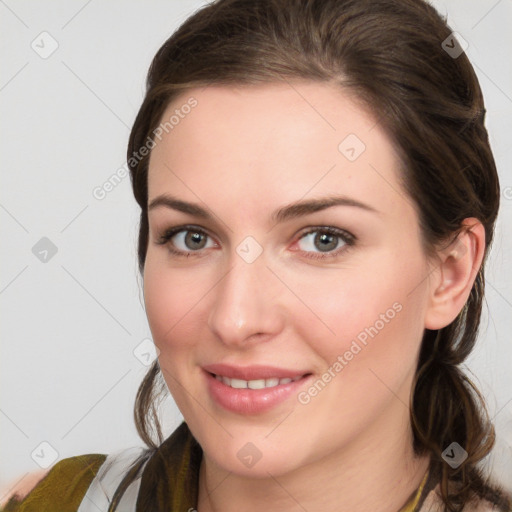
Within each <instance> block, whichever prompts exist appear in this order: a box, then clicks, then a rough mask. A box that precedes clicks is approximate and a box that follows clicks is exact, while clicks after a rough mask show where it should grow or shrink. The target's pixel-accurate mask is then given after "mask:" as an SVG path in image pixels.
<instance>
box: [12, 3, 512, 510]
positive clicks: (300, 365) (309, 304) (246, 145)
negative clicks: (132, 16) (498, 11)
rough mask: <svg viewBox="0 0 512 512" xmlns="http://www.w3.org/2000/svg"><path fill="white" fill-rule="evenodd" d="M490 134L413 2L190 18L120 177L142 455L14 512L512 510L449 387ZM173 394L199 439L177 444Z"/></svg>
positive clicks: (493, 192)
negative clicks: (139, 282) (126, 207)
mask: <svg viewBox="0 0 512 512" xmlns="http://www.w3.org/2000/svg"><path fill="white" fill-rule="evenodd" d="M484 117H485V108H484V103H483V98H482V95H481V91H480V87H479V84H478V81H477V78H476V76H475V74H474V71H473V69H472V67H471V65H470V63H469V61H468V59H467V57H466V56H465V54H464V53H463V51H462V47H461V46H460V45H459V43H458V42H457V40H456V38H455V36H454V35H453V34H452V33H451V30H450V28H449V27H447V25H446V24H445V22H444V21H443V20H442V19H441V18H440V16H439V15H438V13H437V12H436V11H435V10H434V9H433V8H432V7H431V6H430V5H428V4H427V3H424V2H423V1H418V0H359V1H354V0H322V1H320V0H309V1H308V0H279V1H278V0H261V1H258V2H251V1H244V0H220V1H217V2H214V3H212V4H210V5H208V6H206V7H204V8H203V9H201V10H199V11H198V12H197V13H195V14H194V15H193V16H191V17H190V18H189V19H188V20H187V21H186V22H185V23H184V24H183V25H182V26H181V27H180V28H179V30H178V31H177V32H176V33H175V34H173V36H172V37H171V38H170V39H169V40H168V41H167V42H166V43H165V44H164V45H163V46H162V48H161V49H160V50H159V51H158V53H157V55H156V56H155V58H154V60H153V63H152V65H151V68H150V71H149V75H148V82H147V93H146V98H145V100H144V102H143V105H142V107H141V109H140V111H139V114H138V116H137V118H136V120H135V123H134V126H133V129H132V132H131V136H130V141H129V146H128V155H127V156H128V165H129V167H130V171H131V177H132V184H133V190H134V195H135V198H136V200H137V202H138V204H139V205H140V207H141V221H140V231H139V252H138V256H139V264H140V270H141V273H142V275H143V277H144V297H145V305H146V312H147V315H148V320H149V324H150V327H151V331H152V334H153V339H154V341H155V344H156V345H157V347H158V349H159V357H158V360H157V361H156V362H155V364H154V365H153V367H152V368H151V369H150V372H149V373H148V375H147V376H146V378H145V379H144V381H143V383H142V384H141V387H140V389H139V393H138V396H137V401H136V407H135V416H136V423H137V427H138V430H139V433H140V435H141V437H142V438H143V440H144V441H145V442H146V444H147V445H148V449H147V450H144V451H142V452H141V453H139V452H138V451H123V452H121V453H116V454H111V455H110V456H109V457H108V458H106V457H105V456H104V455H95V454H92V455H88V456H81V457H76V458H71V459H66V460H64V461H62V462H60V463H58V464H57V465H56V466H55V467H54V468H53V469H52V470H51V471H50V473H49V474H48V475H47V476H46V478H45V479H43V480H42V481H41V482H40V483H39V484H38V485H37V486H36V487H35V488H34V490H33V491H32V492H31V493H30V494H29V495H28V496H27V497H26V498H25V499H24V500H23V502H22V503H16V501H15V500H14V499H13V500H11V502H10V503H9V504H8V505H7V507H6V509H5V510H19V511H23V512H25V511H28V510H57V509H59V507H60V510H79V511H81V512H84V511H85V510H107V509H108V510H109V511H110V510H120V511H121V510H122V511H125V510H137V511H142V510H144V511H156V510H162V511H163V510H173V511H187V510H188V511H191V510H198V511H199V512H208V511H216V510H222V511H230V510H246V511H251V510H268V511H271V510H278V509H279V510H309V511H313V510H322V511H330V510H336V511H354V510H357V511H383V512H384V511H390V512H391V511H393V512H394V511H402V512H404V511H412V510H422V511H427V510H449V511H454V510H478V511H480V510H502V511H506V510H511V509H512V500H511V498H510V496H508V495H507V494H506V492H505V490H504V489H500V488H499V486H497V485H496V484H494V483H493V482H490V481H488V479H487V478H486V477H485V476H484V475H483V474H482V472H481V470H480V469H479V467H478V466H477V463H478V462H479V461H481V460H482V459H483V458H484V457H485V456H486V455H487V454H488V453H489V451H490V449H491V448H492V445H493V442H494V430H493V427H492V424H491V422H490V421H489V419H488V417H487V415H486V413H485V407H484V404H483V402H482V398H481V395H480V394H479V392H478V391H477V389H476V388H475V387H474V386H473V385H472V383H471V382H470V381H469V380H468V378H467V377H466V376H465V375H464V374H463V373H462V371H461V370H460V365H461V363H463V362H464V360H465V359H466V358H467V356H468V355H469V353H470V352H471V350H472V348H473V346H474V343H475V341H476V337H477V330H478V325H479V321H480V311H481V306H482V300H483V290H484V270H483V264H484V262H485V260H486V256H487V254H488V251H489V247H490V244H491V242H492V237H493V228H494V223H495V219H496V216H497V212H498V206H499V183H498V176H497V173H496V168H495V164H494V159H493V156H492V153H491V150H490V147H489V143H488V137H487V131H486V129H485V126H484ZM164 384H165V385H164ZM165 387H167V388H168V389H169V390H170V392H171V394H172V396H173V398H174V400H175V401H176V403H177V405H178V407H179V408H180V410H181V412H182V414H183V416H184V419H185V422H184V423H183V424H182V425H181V426H180V427H179V428H178V429H177V430H176V431H175V432H174V433H173V434H172V436H170V437H169V438H168V439H166V440H163V439H162V437H163V436H162V434H161V430H160V426H159V423H158V418H157V414H156V413H157V403H158V400H159V399H161V397H162V395H163V393H164V391H165ZM154 434H156V439H154Z"/></svg>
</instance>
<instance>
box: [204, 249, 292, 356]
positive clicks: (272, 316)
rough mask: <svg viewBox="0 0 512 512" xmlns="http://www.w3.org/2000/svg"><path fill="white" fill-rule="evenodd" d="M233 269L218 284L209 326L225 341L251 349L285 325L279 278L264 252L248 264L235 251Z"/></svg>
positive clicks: (225, 342) (232, 262)
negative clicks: (271, 268)
mask: <svg viewBox="0 0 512 512" xmlns="http://www.w3.org/2000/svg"><path fill="white" fill-rule="evenodd" d="M229 268H230V270H229V271H228V272H227V274H226V275H225V276H224V277H223V278H222V279H221V281H220V282H219V283H218V285H217V286H216V287H215V290H216V293H215V294H213V295H212V302H213V306H212V308H211V311H210V314H209V316H208V326H209V328H210V329H211V331H212V332H213V333H214V334H215V335H216V336H217V337H218V339H220V340H221V341H222V342H223V343H224V344H226V345H230V346H233V347H235V346H236V347H238V348H241V347H242V348H248V347H250V346H252V345H253V344H254V343H255V342H262V341H266V340H268V339H269V338H272V337H274V336H275V335H277V334H278V333H279V332H280V331H281V330H282V329H283V326H284V308H283V305H282V304H281V302H280V297H281V296H282V293H280V286H281V287H282V285H280V283H279V280H278V279H276V277H275V275H274V274H273V273H272V272H271V271H270V270H269V268H267V266H266V263H265V259H264V257H263V254H262V255H261V256H260V257H259V258H258V259H257V260H256V261H254V262H252V263H247V262H245V261H244V260H243V259H242V258H240V257H239V256H238V254H236V253H234V255H233V257H232V258H231V261H230V267H229Z"/></svg>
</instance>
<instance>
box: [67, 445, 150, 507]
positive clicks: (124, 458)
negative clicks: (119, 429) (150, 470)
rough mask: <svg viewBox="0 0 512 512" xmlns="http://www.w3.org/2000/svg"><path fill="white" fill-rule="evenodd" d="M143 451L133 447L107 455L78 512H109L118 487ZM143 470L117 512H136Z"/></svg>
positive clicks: (131, 485) (125, 494)
mask: <svg viewBox="0 0 512 512" xmlns="http://www.w3.org/2000/svg"><path fill="white" fill-rule="evenodd" d="M143 451H144V448H141V447H132V448H126V449H123V450H119V451H117V452H113V453H111V454H109V455H107V458H106V459H105V462H104V463H103V464H102V465H101V467H100V469H99V471H98V473H97V474H96V476H95V477H94V479H93V481H92V482H91V485H90V486H89V488H88V489H87V492H86V493H85V496H84V498H83V500H82V502H81V503H80V507H79V508H78V511H77V512H100V511H101V512H107V510H108V507H109V505H110V503H111V501H112V497H113V496H114V493H115V491H116V489H117V487H118V486H119V484H120V483H121V481H122V479H123V478H124V476H125V475H126V473H127V472H128V470H129V468H130V466H131V464H132V463H133V462H134V461H135V460H136V459H137V458H138V457H139V456H140V455H141V454H142V452H143ZM143 469H144V468H143V467H142V468H141V469H140V471H139V474H138V476H137V478H136V479H135V480H134V481H133V482H132V483H131V484H130V485H129V487H128V488H127V489H126V492H125V493H124V494H123V497H122V498H121V501H120V502H119V506H118V507H117V509H116V512H117V511H118V512H135V505H136V503H137V496H138V493H139V487H140V479H141V477H142V470H143Z"/></svg>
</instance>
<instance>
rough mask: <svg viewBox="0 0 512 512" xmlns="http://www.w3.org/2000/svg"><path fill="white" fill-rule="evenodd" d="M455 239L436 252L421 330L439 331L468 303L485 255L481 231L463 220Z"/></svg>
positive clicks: (475, 221) (475, 222) (476, 222)
mask: <svg viewBox="0 0 512 512" xmlns="http://www.w3.org/2000/svg"><path fill="white" fill-rule="evenodd" d="M461 228H462V229H461V232H460V234H459V236H458V237H457V238H456V239H455V240H454V241H453V242H452V243H451V244H450V245H449V246H448V247H445V248H443V249H441V250H439V251H438V257H439V259H438V261H437V264H436V267H435V268H434V271H433V272H432V274H431V276H430V290H429V297H428V305H427V310H426V313H425V328H426V329H431V330H437V329H442V328H443V327H446V326H447V325H449V324H450V323H451V322H453V320H455V318H456V317H457V315H458V314H459V313H460V311H461V310H462V308H463V307H464V304H465V303H466V301H467V300H468V297H469V294H470V292H471V288H472V287H473V283H474V282H475V279H476V276H477V274H478V271H479V270H480V266H481V264H482V260H483V257H484V252H485V229H484V227H483V225H482V223H481V222H480V221H479V220H478V219H475V218H473V217H471V218H467V219H464V221H463V223H462V226H461Z"/></svg>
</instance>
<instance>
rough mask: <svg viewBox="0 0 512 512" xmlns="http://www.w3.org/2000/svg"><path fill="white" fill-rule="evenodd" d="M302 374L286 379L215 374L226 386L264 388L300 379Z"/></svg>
mask: <svg viewBox="0 0 512 512" xmlns="http://www.w3.org/2000/svg"><path fill="white" fill-rule="evenodd" d="M301 377H302V376H301V375H299V376H298V377H294V378H293V379H290V378H289V377H285V378H284V379H278V378H277V377H273V378H270V379H257V380H243V379H230V378H229V377H223V376H221V375H215V378H216V379H217V380H218V381H219V382H222V383H223V384H225V385H226V386H229V387H232V388H235V389H247V388H248V389H264V388H273V387H275V386H279V385H282V384H289V383H290V382H295V381H296V380H299V379H300V378H301Z"/></svg>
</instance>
